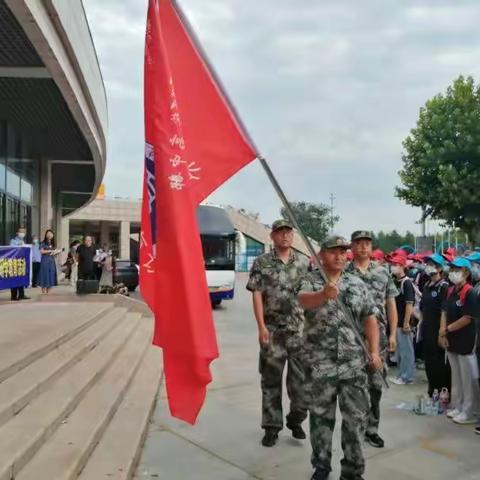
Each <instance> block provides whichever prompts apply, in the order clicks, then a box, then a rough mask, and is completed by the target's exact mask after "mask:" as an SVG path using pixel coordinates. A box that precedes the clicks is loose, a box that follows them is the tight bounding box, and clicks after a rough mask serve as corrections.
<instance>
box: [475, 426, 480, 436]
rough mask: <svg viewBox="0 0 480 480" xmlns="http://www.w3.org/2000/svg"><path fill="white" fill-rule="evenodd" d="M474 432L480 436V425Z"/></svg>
mask: <svg viewBox="0 0 480 480" xmlns="http://www.w3.org/2000/svg"><path fill="white" fill-rule="evenodd" d="M474 432H475V433H476V434H477V435H480V425H477V426H476V427H475V430H474Z"/></svg>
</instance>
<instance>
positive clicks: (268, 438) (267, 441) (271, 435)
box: [262, 430, 278, 447]
mask: <svg viewBox="0 0 480 480" xmlns="http://www.w3.org/2000/svg"><path fill="white" fill-rule="evenodd" d="M277 440H278V432H277V431H275V430H265V435H264V437H263V438H262V445H263V446H264V447H273V446H274V445H275V444H276V443H277Z"/></svg>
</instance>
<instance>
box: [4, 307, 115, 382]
mask: <svg viewBox="0 0 480 480" xmlns="http://www.w3.org/2000/svg"><path fill="white" fill-rule="evenodd" d="M21 307H22V308H19V305H13V306H12V305H6V306H2V310H1V317H0V328H1V330H2V335H1V337H0V351H1V352H2V355H1V358H0V382H1V381H3V380H5V379H6V378H8V377H9V376H11V375H13V374H14V373H16V372H18V371H20V370H21V369H22V368H25V367H26V366H27V365H29V364H30V363H32V362H34V361H35V360H37V359H38V358H40V357H42V356H43V355H44V354H45V353H46V352H49V351H50V350H52V349H53V348H55V347H58V346H59V345H61V344H62V343H63V342H65V341H67V340H69V339H70V338H73V337H74V336H75V335H76V334H77V333H79V332H81V331H82V330H84V329H85V328H87V327H88V326H89V325H91V324H92V323H95V322H96V321H97V320H99V319H100V318H102V316H103V314H104V313H106V312H107V311H108V310H109V309H110V308H112V304H111V303H107V304H105V305H97V304H95V305H91V304H90V305H89V304H85V305H83V304H78V305H76V306H75V310H74V311H71V312H68V313H69V317H68V318H69V321H68V323H67V322H65V310H64V309H59V310H57V311H55V309H49V310H52V311H49V312H48V317H46V316H45V315H42V314H43V313H45V311H46V310H47V308H48V307H49V305H48V304H40V303H30V304H28V305H22V306H21ZM46 307H47V308H46ZM52 324H58V327H57V328H44V327H51V326H52Z"/></svg>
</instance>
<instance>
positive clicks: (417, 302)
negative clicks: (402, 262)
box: [400, 277, 422, 321]
mask: <svg viewBox="0 0 480 480" xmlns="http://www.w3.org/2000/svg"><path fill="white" fill-rule="evenodd" d="M407 281H408V282H411V284H412V287H413V290H414V292H415V301H414V302H413V311H412V316H413V317H414V318H415V319H416V320H417V321H420V320H421V318H422V314H421V312H420V302H421V301H422V292H421V291H420V289H419V288H418V286H417V285H416V284H415V282H413V281H412V279H411V278H409V277H405V278H404V279H402V281H401V283H400V293H401V294H402V295H403V286H404V284H405V282H407Z"/></svg>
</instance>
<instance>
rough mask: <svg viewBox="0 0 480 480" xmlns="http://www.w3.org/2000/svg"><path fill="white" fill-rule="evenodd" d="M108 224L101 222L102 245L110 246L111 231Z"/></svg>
mask: <svg viewBox="0 0 480 480" xmlns="http://www.w3.org/2000/svg"><path fill="white" fill-rule="evenodd" d="M108 227H109V225H108V222H106V221H102V222H100V245H101V246H103V245H110V229H109V228H108Z"/></svg>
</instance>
